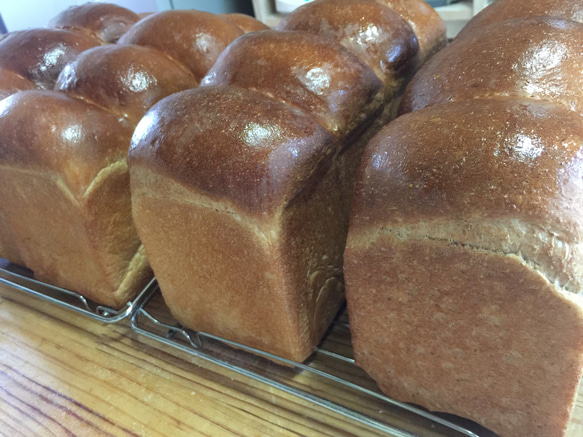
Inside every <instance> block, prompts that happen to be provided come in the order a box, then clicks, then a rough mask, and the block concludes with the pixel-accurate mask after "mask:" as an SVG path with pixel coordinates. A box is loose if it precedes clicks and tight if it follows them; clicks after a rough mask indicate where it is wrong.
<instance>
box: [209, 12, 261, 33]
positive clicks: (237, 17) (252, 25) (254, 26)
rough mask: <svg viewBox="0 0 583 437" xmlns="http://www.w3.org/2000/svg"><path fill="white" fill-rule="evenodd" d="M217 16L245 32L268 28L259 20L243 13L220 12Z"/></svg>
mask: <svg viewBox="0 0 583 437" xmlns="http://www.w3.org/2000/svg"><path fill="white" fill-rule="evenodd" d="M219 18H221V19H222V20H224V21H226V22H227V23H229V24H232V25H233V26H237V27H238V28H239V29H241V30H242V31H243V32H245V33H249V32H257V31H259V30H267V29H269V27H267V26H266V25H265V24H263V23H262V22H261V21H259V20H256V19H255V18H253V17H251V16H249V15H245V14H236V13H233V14H220V15H219Z"/></svg>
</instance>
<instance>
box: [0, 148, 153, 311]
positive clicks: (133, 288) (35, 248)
mask: <svg viewBox="0 0 583 437" xmlns="http://www.w3.org/2000/svg"><path fill="white" fill-rule="evenodd" d="M128 177H129V176H128V174H127V165H126V164H125V160H124V161H118V162H117V163H114V164H111V165H110V166H108V167H106V168H105V169H103V170H101V171H100V172H99V173H98V176H97V177H96V178H95V180H94V181H93V182H92V184H91V185H90V187H89V189H87V190H86V191H85V193H84V195H83V196H82V198H81V199H78V198H77V197H76V196H75V195H74V194H73V193H72V192H71V191H70V190H69V189H68V187H67V185H66V184H65V183H64V182H63V181H62V180H61V179H60V178H59V177H58V176H56V175H54V174H50V173H49V174H47V173H45V172H42V171H36V170H27V169H19V168H11V167H7V166H3V167H2V168H1V171H0V180H1V181H2V182H1V183H2V184H3V185H5V186H10V187H12V189H11V191H10V192H6V191H2V192H1V193H0V200H1V202H2V205H3V211H4V214H5V217H6V218H7V219H8V220H9V222H10V224H11V227H12V231H13V236H14V238H15V240H16V241H18V244H19V248H20V254H21V257H22V260H21V261H23V262H22V263H23V264H24V265H26V266H28V267H30V268H31V269H33V270H34V273H35V277H36V278H37V279H39V280H41V281H46V282H48V283H51V284H55V285H57V286H60V287H63V288H67V289H70V290H73V291H77V292H79V293H81V294H83V295H85V296H87V297H88V298H89V299H91V300H94V301H96V302H99V303H101V304H104V305H108V306H112V307H115V308H118V307H120V306H121V305H123V304H124V303H125V302H126V301H127V298H128V297H131V296H132V295H134V294H136V293H137V291H139V288H140V286H142V285H145V282H146V281H147V279H148V277H151V273H150V270H149V269H148V268H147V263H145V261H144V260H143V259H142V257H140V256H139V254H138V253H139V251H140V243H139V240H138V238H137V234H136V232H135V229H134V227H133V224H132V219H131V209H130V208H131V207H130V205H131V203H130V192H129V181H128ZM123 191H125V193H123ZM113 193H117V194H118V195H116V196H114V195H113ZM37 208H41V210H43V211H47V214H44V215H42V216H41V215H38V214H35V213H34V212H33V213H31V211H35V210H36V209H37ZM104 219H105V220H104ZM136 254H138V255H136ZM11 261H13V262H17V261H19V260H13V259H11ZM122 284H123V286H122Z"/></svg>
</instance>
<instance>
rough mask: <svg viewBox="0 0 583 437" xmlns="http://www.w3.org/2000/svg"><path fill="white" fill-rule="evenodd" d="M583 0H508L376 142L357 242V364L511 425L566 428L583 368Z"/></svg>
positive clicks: (509, 428)
mask: <svg viewBox="0 0 583 437" xmlns="http://www.w3.org/2000/svg"><path fill="white" fill-rule="evenodd" d="M582 20H583V3H582V2H580V1H574V0H536V1H530V2H524V1H520V0H498V1H497V2H495V3H494V4H493V5H491V6H489V7H488V8H486V9H485V10H484V11H483V12H482V13H480V14H478V15H477V16H476V17H475V18H474V19H473V20H472V21H470V23H469V24H468V25H467V26H466V28H465V29H464V30H462V32H461V33H460V35H459V36H458V37H457V38H456V39H455V40H454V41H453V42H452V43H451V44H450V45H449V46H448V47H447V48H445V49H444V50H442V51H441V52H440V53H438V54H437V55H435V56H434V57H433V58H432V59H431V60H430V61H429V62H428V63H427V64H425V66H424V67H423V68H422V69H421V70H420V71H419V72H418V73H417V75H416V76H415V78H414V79H413V80H412V81H411V82H410V84H409V86H408V88H407V90H406V91H405V93H404V97H403V99H402V101H401V104H400V108H399V113H400V114H403V115H402V116H400V117H399V118H397V119H396V120H395V121H393V122H392V123H390V124H389V125H388V126H386V128H384V129H383V130H382V131H381V132H380V133H379V134H378V135H377V136H375V138H373V140H372V141H371V142H370V143H369V144H368V146H367V147H366V150H365V152H364V155H363V159H362V165H361V167H360V169H359V170H358V174H357V177H356V183H355V191H354V199H353V208H352V212H351V222H350V231H349V236H348V242H347V249H346V252H345V261H344V267H345V279H346V294H347V301H348V310H349V316H350V323H351V331H352V336H353V346H354V352H355V359H356V363H357V364H359V365H360V366H362V367H363V368H364V369H365V370H366V371H367V372H368V373H369V374H370V375H371V376H372V377H373V378H374V379H375V380H376V381H377V383H378V384H379V386H380V387H381V388H382V390H383V391H384V392H386V393H387V394H388V395H389V396H391V397H393V398H395V399H398V400H401V401H405V402H412V403H415V404H419V405H422V406H424V407H426V408H428V409H430V410H433V411H441V412H447V413H453V414H456V415H459V416H463V417H466V418H469V419H472V420H474V421H476V422H478V423H480V424H481V425H483V426H485V427H487V428H489V429H491V430H493V431H494V432H496V433H498V434H499V435H500V436H502V437H520V436H540V437H543V436H544V437H550V436H563V435H565V432H566V428H567V424H568V423H569V416H570V412H571V410H572V408H573V402H574V399H575V396H576V394H577V386H578V384H579V381H580V378H581V375H582V369H583V300H582V298H581V285H582V284H583V209H582V205H583V202H582V200H583V118H582V116H583V106H582V103H583V100H582V99H583V87H582V85H583V82H582V81H583V75H582V74H581V72H582V71H583V51H582V50H581V47H583V24H582V23H581V22H582Z"/></svg>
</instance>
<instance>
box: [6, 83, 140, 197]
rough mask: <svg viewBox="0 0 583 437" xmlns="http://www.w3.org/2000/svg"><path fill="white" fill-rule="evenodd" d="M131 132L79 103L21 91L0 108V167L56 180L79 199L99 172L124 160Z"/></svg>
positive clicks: (52, 94) (56, 95) (100, 111)
mask: <svg viewBox="0 0 583 437" xmlns="http://www.w3.org/2000/svg"><path fill="white" fill-rule="evenodd" d="M132 132H133V129H132V128H131V127H128V126H124V125H123V124H122V123H118V122H117V119H116V117H115V116H113V115H112V114H110V113H109V112H108V111H105V110H104V109H101V108H99V107H97V106H95V105H92V104H90V103H87V102H84V101H83V100H79V99H72V98H71V97H69V96H67V95H66V94H64V93H61V92H58V91H47V90H30V91H22V92H19V93H16V94H13V95H12V96H10V97H8V98H6V99H4V100H2V101H1V102H0V165H3V166H10V167H12V168H21V169H25V170H32V171H39V172H43V173H47V174H48V175H53V176H58V177H60V178H61V179H62V180H63V182H64V183H65V185H66V186H67V187H68V188H69V189H70V190H71V192H72V194H73V195H74V196H75V197H76V198H77V199H81V197H82V196H83V193H84V192H85V191H86V189H87V188H88V187H89V185H90V184H91V182H92V181H93V179H94V178H95V177H96V176H97V174H98V173H99V171H101V170H102V169H103V168H104V167H106V166H108V165H110V164H113V163H115V162H118V161H123V160H124V158H125V156H126V155H127V150H128V147H129V144H130V140H131V136H132Z"/></svg>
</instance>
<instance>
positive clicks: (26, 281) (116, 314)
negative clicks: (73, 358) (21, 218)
mask: <svg viewBox="0 0 583 437" xmlns="http://www.w3.org/2000/svg"><path fill="white" fill-rule="evenodd" d="M0 283H2V284H5V285H7V286H8V287H10V288H13V289H16V290H18V291H22V292H24V293H27V294H30V295H33V296H36V297H38V298H41V299H43V300H47V301H49V302H52V303H53V304H56V305H59V306H61V307H64V308H67V309H69V310H73V311H76V312H78V313H81V314H84V315H86V316H89V317H91V318H93V319H96V320H99V321H100V322H105V323H114V322H118V321H120V320H122V319H124V318H126V317H128V316H129V315H131V314H132V313H133V312H134V311H135V310H136V309H137V308H138V307H139V306H140V304H141V303H142V302H143V301H144V300H145V299H146V297H147V296H148V295H149V294H151V293H152V292H153V291H154V290H155V289H156V287H157V285H156V280H155V279H152V280H151V281H150V282H149V283H148V285H146V287H145V288H144V289H143V290H142V291H141V292H140V293H139V294H138V295H137V296H136V297H135V298H134V299H133V300H132V301H130V302H128V303H127V304H126V305H125V306H124V307H122V308H121V309H113V308H109V307H107V306H104V305H100V304H98V303H96V302H93V301H91V300H89V299H87V298H86V297H84V296H82V295H80V294H79V293H76V292H74V291H70V290H66V289H64V288H60V287H56V286H54V285H50V284H46V283H44V282H41V281H37V280H36V279H34V278H33V273H32V272H31V271H30V270H28V269H25V268H24V267H20V266H18V265H16V264H12V263H10V261H7V260H5V259H3V258H0Z"/></svg>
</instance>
